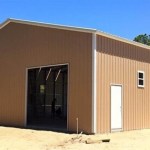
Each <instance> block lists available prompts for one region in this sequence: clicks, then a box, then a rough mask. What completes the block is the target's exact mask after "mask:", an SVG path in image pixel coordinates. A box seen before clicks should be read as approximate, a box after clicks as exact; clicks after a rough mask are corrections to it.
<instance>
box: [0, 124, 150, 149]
mask: <svg viewBox="0 0 150 150" xmlns="http://www.w3.org/2000/svg"><path fill="white" fill-rule="evenodd" d="M101 139H110V142H107V143H104V142H100V141H101ZM86 141H88V142H91V141H92V142H97V143H94V144H86ZM149 149H150V129H144V130H136V131H128V132H117V133H111V134H97V135H84V134H80V135H78V136H77V135H76V134H65V133H57V132H51V131H36V130H29V129H18V128H9V127H0V150H149Z"/></svg>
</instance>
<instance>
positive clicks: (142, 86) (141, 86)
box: [137, 70, 145, 88]
mask: <svg viewBox="0 0 150 150" xmlns="http://www.w3.org/2000/svg"><path fill="white" fill-rule="evenodd" d="M139 73H143V79H142V78H139ZM139 79H142V80H143V85H139ZM137 86H138V87H140V88H144V87H145V72H144V71H140V70H138V72H137Z"/></svg>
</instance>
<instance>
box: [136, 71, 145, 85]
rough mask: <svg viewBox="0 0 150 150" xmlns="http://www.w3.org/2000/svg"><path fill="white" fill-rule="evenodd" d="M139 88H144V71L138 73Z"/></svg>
mask: <svg viewBox="0 0 150 150" xmlns="http://www.w3.org/2000/svg"><path fill="white" fill-rule="evenodd" d="M137 78H138V87H144V71H138V74H137Z"/></svg>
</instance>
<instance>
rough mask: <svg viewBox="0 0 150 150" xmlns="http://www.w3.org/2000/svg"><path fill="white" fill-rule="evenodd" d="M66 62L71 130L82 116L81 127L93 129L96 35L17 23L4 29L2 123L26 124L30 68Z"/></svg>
mask: <svg viewBox="0 0 150 150" xmlns="http://www.w3.org/2000/svg"><path fill="white" fill-rule="evenodd" d="M63 63H69V91H68V92H69V98H68V99H69V102H68V106H69V110H68V111H69V118H68V119H69V120H68V121H69V129H70V130H75V129H76V117H78V118H79V129H80V130H83V131H86V132H91V99H92V93H91V91H92V89H91V88H92V64H91V63H92V35H91V34H90V33H81V32H74V31H67V30H59V29H50V28H43V27H36V26H30V25H23V24H16V23H9V24H8V25H7V26H5V27H4V28H3V29H1V30H0V72H1V73H0V83H1V86H0V102H1V104H0V124H4V125H17V126H23V125H24V122H25V94H26V93H25V82H26V81H25V80H26V68H30V67H34V66H41V65H53V64H63ZM84 108H85V109H84ZM83 109H84V111H83Z"/></svg>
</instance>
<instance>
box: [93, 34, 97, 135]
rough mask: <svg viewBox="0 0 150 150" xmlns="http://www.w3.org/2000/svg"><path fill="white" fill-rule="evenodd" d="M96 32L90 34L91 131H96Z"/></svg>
mask: <svg viewBox="0 0 150 150" xmlns="http://www.w3.org/2000/svg"><path fill="white" fill-rule="evenodd" d="M96 48H97V47H96V33H93V34H92V133H97V106H96V103H97V101H96V63H97V61H96Z"/></svg>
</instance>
